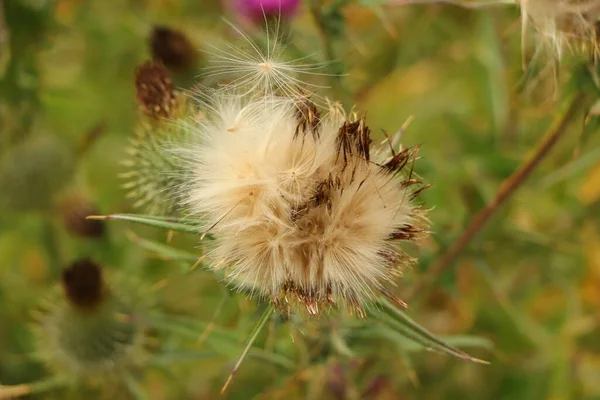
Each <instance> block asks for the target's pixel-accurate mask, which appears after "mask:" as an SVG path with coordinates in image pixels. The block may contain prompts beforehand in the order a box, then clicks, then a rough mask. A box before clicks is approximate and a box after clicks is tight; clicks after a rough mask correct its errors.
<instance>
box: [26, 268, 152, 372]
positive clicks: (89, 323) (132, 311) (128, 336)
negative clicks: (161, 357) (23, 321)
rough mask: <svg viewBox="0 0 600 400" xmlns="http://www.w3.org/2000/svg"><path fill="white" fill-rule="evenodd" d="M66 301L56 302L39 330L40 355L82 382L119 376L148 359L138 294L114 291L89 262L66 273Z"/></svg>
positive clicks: (69, 269)
mask: <svg viewBox="0 0 600 400" xmlns="http://www.w3.org/2000/svg"><path fill="white" fill-rule="evenodd" d="M61 285H62V289H63V290H62V291H63V296H61V298H58V299H55V300H53V301H52V306H51V308H50V310H48V313H47V314H45V315H44V316H43V317H42V319H41V325H40V326H39V327H38V329H37V334H38V335H37V336H38V341H39V352H38V356H39V357H40V358H41V359H42V360H43V361H45V362H46V363H47V364H48V365H49V366H50V367H52V368H58V369H60V370H62V371H63V372H66V373H68V374H73V375H75V376H79V377H97V376H98V375H100V376H104V375H107V374H109V375H110V374H115V373H118V371H119V370H120V369H122V368H127V367H129V366H133V365H136V364H138V363H139V362H140V360H141V357H142V356H143V354H144V352H143V338H144V332H143V327H142V326H141V323H140V322H139V318H138V316H139V315H138V314H139V313H140V312H141V311H142V310H141V307H140V303H138V302H137V301H134V300H133V295H134V293H135V291H131V290H124V289H123V288H120V289H121V290H115V289H116V288H113V287H109V285H108V284H107V283H106V282H105V281H104V278H103V273H102V269H101V268H100V266H98V265H97V264H95V263H94V262H93V261H91V260H89V259H81V260H78V261H75V262H74V263H73V264H72V265H70V266H69V267H68V268H67V269H65V270H64V271H63V274H62V277H61Z"/></svg>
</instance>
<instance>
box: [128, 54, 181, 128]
mask: <svg viewBox="0 0 600 400" xmlns="http://www.w3.org/2000/svg"><path fill="white" fill-rule="evenodd" d="M135 87H136V91H137V100H138V104H139V105H140V109H141V111H142V112H143V113H144V114H146V115H148V116H150V117H153V118H160V117H163V118H166V117H169V116H170V115H171V114H172V112H173V110H174V109H175V107H176V105H177V97H176V93H175V86H174V85H173V82H172V81H171V78H170V77H169V73H168V72H167V70H166V69H165V67H164V65H162V64H161V63H159V62H154V61H147V62H145V63H143V64H142V65H140V66H138V67H137V69H136V71H135Z"/></svg>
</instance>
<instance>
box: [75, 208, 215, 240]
mask: <svg viewBox="0 0 600 400" xmlns="http://www.w3.org/2000/svg"><path fill="white" fill-rule="evenodd" d="M87 218H88V219H97V220H103V221H107V220H118V221H129V222H134V223H137V224H142V225H148V226H153V227H155V228H160V229H166V230H170V231H175V232H182V233H191V234H194V235H201V237H202V238H206V239H212V236H211V235H210V234H207V233H206V232H204V231H203V230H201V229H200V228H199V227H198V226H196V225H192V224H191V223H190V222H189V221H185V222H184V221H183V220H180V219H177V218H172V217H151V216H148V215H138V214H110V215H90V216H88V217H87Z"/></svg>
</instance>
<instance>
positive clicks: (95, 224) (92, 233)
mask: <svg viewBox="0 0 600 400" xmlns="http://www.w3.org/2000/svg"><path fill="white" fill-rule="evenodd" d="M97 214H99V212H98V210H97V209H96V207H95V206H94V205H93V204H91V203H90V202H89V201H88V200H87V199H85V198H84V197H81V196H73V197H69V198H66V199H64V200H63V201H62V202H61V204H60V215H61V218H62V221H63V224H64V226H65V228H66V229H67V231H69V233H71V234H73V235H75V236H81V237H84V238H99V237H102V235H103V234H104V222H103V221H100V220H93V219H86V217H87V216H89V215H97Z"/></svg>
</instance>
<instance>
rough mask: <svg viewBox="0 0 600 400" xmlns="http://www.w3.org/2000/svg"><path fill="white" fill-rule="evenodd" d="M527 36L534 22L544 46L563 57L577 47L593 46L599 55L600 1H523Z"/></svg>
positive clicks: (523, 18)
mask: <svg viewBox="0 0 600 400" xmlns="http://www.w3.org/2000/svg"><path fill="white" fill-rule="evenodd" d="M520 5H521V9H522V20H523V33H522V34H523V36H524V37H525V35H526V31H527V27H528V25H529V24H530V23H531V25H533V27H534V28H535V30H536V31H537V33H538V34H539V36H540V39H541V44H542V46H545V47H549V48H550V49H551V51H552V52H553V53H554V54H556V56H557V58H560V57H561V55H562V53H563V52H564V51H565V50H571V49H573V48H574V47H576V46H583V47H588V48H589V47H591V49H592V50H593V51H594V53H597V50H598V46H597V39H596V38H597V33H598V32H597V27H596V24H597V23H598V19H599V18H600V1H599V0H521V1H520Z"/></svg>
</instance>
